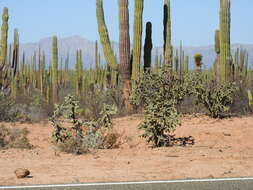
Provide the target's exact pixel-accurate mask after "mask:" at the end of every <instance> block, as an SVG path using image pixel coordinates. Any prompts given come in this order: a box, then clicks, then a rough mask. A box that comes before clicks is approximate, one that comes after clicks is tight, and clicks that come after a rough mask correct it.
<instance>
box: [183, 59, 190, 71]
mask: <svg viewBox="0 0 253 190" xmlns="http://www.w3.org/2000/svg"><path fill="white" fill-rule="evenodd" d="M184 73H189V56H186V57H185V62H184Z"/></svg>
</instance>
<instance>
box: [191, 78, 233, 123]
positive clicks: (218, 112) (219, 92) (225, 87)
mask: <svg viewBox="0 0 253 190" xmlns="http://www.w3.org/2000/svg"><path fill="white" fill-rule="evenodd" d="M188 83H189V84H190V85H189V86H191V87H192V88H189V90H190V93H191V94H193V95H194V96H195V97H196V101H195V103H196V104H202V105H204V106H205V108H206V109H207V110H208V111H209V114H210V116H211V117H213V118H223V117H225V116H228V115H229V111H230V106H231V105H232V103H233V98H234V95H235V93H236V91H237V87H236V85H235V84H234V83H232V82H223V83H216V82H215V81H214V80H208V79H206V78H205V77H203V76H202V75H201V74H199V73H197V74H196V73H195V74H192V75H191V76H190V77H189V78H188Z"/></svg>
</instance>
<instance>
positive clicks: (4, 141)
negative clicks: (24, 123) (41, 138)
mask: <svg viewBox="0 0 253 190" xmlns="http://www.w3.org/2000/svg"><path fill="white" fill-rule="evenodd" d="M27 134H28V130H27V129H26V128H24V129H18V128H14V129H10V128H7V127H5V126H4V125H1V126H0V149H1V148H2V149H5V148H22V149H30V148H32V145H31V144H30V143H29V141H28V139H27Z"/></svg>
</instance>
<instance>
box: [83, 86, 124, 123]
mask: <svg viewBox="0 0 253 190" xmlns="http://www.w3.org/2000/svg"><path fill="white" fill-rule="evenodd" d="M104 104H108V105H116V107H117V109H118V112H117V115H124V111H125V110H124V106H123V98H122V91H121V90H120V87H117V88H106V89H105V88H102V87H100V86H98V85H94V84H91V85H90V86H89V88H88V90H86V91H85V92H84V94H83V95H82V97H81V98H80V107H81V115H82V116H83V117H84V118H86V119H88V120H97V119H98V118H99V117H100V111H101V109H103V105H104Z"/></svg>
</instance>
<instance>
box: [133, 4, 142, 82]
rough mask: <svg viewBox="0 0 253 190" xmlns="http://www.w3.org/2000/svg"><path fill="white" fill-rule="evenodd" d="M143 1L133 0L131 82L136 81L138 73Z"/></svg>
mask: <svg viewBox="0 0 253 190" xmlns="http://www.w3.org/2000/svg"><path fill="white" fill-rule="evenodd" d="M143 2H144V0H135V8H134V39H133V63H132V64H133V65H132V80H133V81H137V80H138V78H139V73H140V64H141V48H142V17H143Z"/></svg>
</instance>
